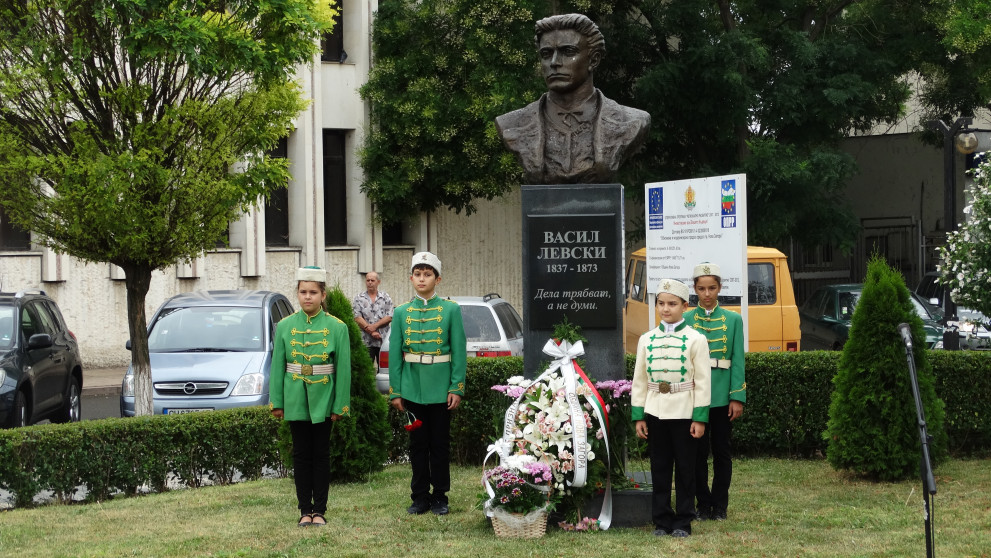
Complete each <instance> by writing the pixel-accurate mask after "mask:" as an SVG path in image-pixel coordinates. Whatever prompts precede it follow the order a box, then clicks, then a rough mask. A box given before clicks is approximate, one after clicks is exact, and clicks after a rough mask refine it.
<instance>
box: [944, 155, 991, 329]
mask: <svg viewBox="0 0 991 558" xmlns="http://www.w3.org/2000/svg"><path fill="white" fill-rule="evenodd" d="M971 196H972V200H971V202H970V203H969V204H967V206H966V207H964V210H963V211H964V214H966V215H967V220H966V221H965V222H964V223H962V224H961V225H960V228H959V230H957V231H953V232H950V233H949V235H947V239H946V245H945V246H944V247H942V249H941V251H940V259H941V260H942V261H941V263H940V264H939V266H938V268H939V272H940V282H942V283H943V284H944V285H946V286H947V287H949V291H950V297H951V298H952V299H953V301H954V302H955V303H957V304H959V305H961V306H966V307H968V308H973V309H974V310H977V311H979V312H981V313H982V314H984V315H985V316H991V161H987V160H985V161H984V162H983V163H981V165H980V166H978V167H977V168H976V169H974V186H973V189H972V190H971Z"/></svg>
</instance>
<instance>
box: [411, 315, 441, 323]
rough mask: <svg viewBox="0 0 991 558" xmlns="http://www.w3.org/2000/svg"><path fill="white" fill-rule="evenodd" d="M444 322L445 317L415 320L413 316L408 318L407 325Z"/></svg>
mask: <svg viewBox="0 0 991 558" xmlns="http://www.w3.org/2000/svg"><path fill="white" fill-rule="evenodd" d="M443 320H444V317H443V316H434V317H433V318H414V317H412V316H406V323H407V324H411V323H413V322H420V323H423V322H440V321H443Z"/></svg>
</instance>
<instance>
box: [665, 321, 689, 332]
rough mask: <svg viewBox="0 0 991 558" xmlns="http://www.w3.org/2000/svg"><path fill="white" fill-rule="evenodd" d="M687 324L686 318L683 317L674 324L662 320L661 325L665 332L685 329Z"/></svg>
mask: <svg viewBox="0 0 991 558" xmlns="http://www.w3.org/2000/svg"><path fill="white" fill-rule="evenodd" d="M686 325H687V324H686V323H685V318H682V319H681V320H680V321H678V322H675V323H673V324H669V323H667V322H661V326H662V327H661V329H662V330H663V331H664V333H672V332H675V331H681V330H682V329H685V326H686Z"/></svg>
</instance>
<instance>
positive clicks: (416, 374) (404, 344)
mask: <svg viewBox="0 0 991 558" xmlns="http://www.w3.org/2000/svg"><path fill="white" fill-rule="evenodd" d="M403 353H410V354H413V355H434V356H440V355H450V358H451V360H450V361H448V362H436V363H433V364H421V363H417V362H406V360H405V359H404V358H403ZM467 362H468V353H467V340H466V339H465V328H464V324H463V322H462V318H461V307H460V306H458V303H456V302H453V301H450V300H446V299H443V298H440V297H439V296H437V295H434V296H433V298H431V299H430V300H427V301H424V300H423V299H422V298H420V297H418V296H414V297H413V300H411V301H409V302H407V303H406V304H403V305H401V306H399V307H397V308H396V311H395V312H394V313H393V314H392V331H391V332H390V333H389V399H395V398H397V397H401V398H403V399H405V400H408V401H412V402H414V403H422V404H431V403H446V402H447V395H448V394H449V393H454V394H456V395H460V396H461V397H464V395H465V370H466V367H467Z"/></svg>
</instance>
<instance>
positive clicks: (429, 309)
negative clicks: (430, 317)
mask: <svg viewBox="0 0 991 558" xmlns="http://www.w3.org/2000/svg"><path fill="white" fill-rule="evenodd" d="M443 309H444V307H443V306H435V307H432V308H431V307H425V308H413V307H412V306H407V307H406V311H407V312H430V311H431V310H436V311H438V312H440V311H441V310H443Z"/></svg>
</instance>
